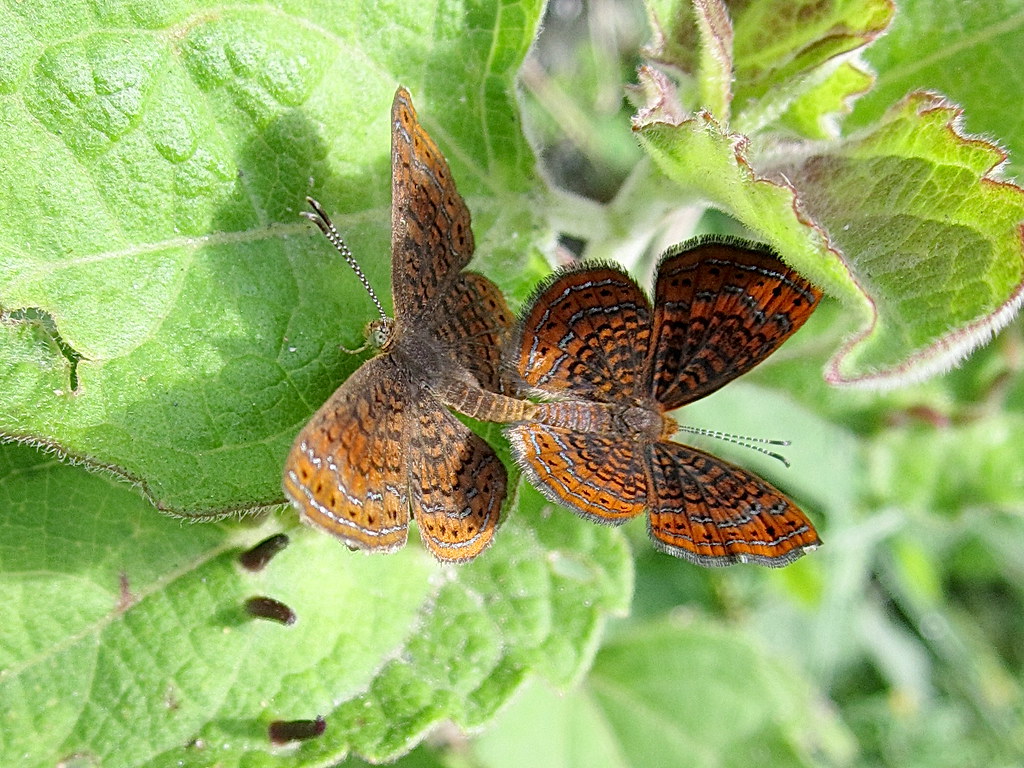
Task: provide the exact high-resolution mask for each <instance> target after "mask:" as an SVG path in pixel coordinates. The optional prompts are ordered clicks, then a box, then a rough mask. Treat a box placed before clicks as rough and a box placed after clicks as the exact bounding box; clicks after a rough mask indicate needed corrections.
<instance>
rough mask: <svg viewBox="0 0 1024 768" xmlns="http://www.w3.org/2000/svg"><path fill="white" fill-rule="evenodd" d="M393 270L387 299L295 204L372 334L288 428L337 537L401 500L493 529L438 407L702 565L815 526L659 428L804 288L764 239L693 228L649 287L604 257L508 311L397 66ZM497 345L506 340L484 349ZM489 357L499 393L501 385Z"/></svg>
mask: <svg viewBox="0 0 1024 768" xmlns="http://www.w3.org/2000/svg"><path fill="white" fill-rule="evenodd" d="M391 118H392V123H391V126H392V132H391V156H392V271H391V287H392V292H393V297H394V306H395V317H394V320H391V319H390V318H388V317H387V316H386V314H385V313H384V311H383V309H382V308H381V306H380V303H379V302H377V300H376V297H375V296H373V292H372V289H370V288H369V285H368V283H367V281H366V279H365V277H363V275H362V273H361V272H360V271H359V269H358V266H357V265H355V263H354V261H353V259H352V257H351V254H350V253H349V252H348V249H347V248H346V247H345V245H344V243H343V241H342V240H341V237H340V236H339V235H338V233H337V231H336V230H335V229H334V226H333V225H332V224H331V222H330V219H329V218H328V217H327V215H326V214H325V213H324V211H323V210H322V209H321V208H320V206H319V205H318V204H317V203H315V201H312V200H310V204H311V205H312V206H313V209H314V213H307V214H305V215H306V216H307V217H308V218H310V219H311V220H312V221H313V222H314V223H316V224H317V225H318V226H319V227H320V228H321V230H323V232H324V233H325V234H326V235H327V237H328V239H329V240H331V242H332V243H333V244H334V245H335V246H336V247H337V248H338V249H339V251H341V252H342V254H343V255H344V256H345V258H346V259H347V260H348V261H349V263H350V264H352V265H353V268H355V269H356V271H357V274H358V275H359V276H360V279H361V280H362V281H363V283H364V285H365V286H366V287H367V289H368V290H370V293H371V296H372V297H373V299H374V302H375V303H376V304H377V307H378V311H379V312H380V314H381V319H380V320H377V321H374V322H373V323H371V324H370V325H369V326H368V328H367V340H368V346H371V347H373V348H374V349H375V351H376V352H377V354H376V356H375V357H373V358H372V359H370V360H368V361H367V362H365V363H364V364H363V365H362V366H361V367H360V368H359V369H358V370H357V371H356V372H355V373H354V374H353V375H352V376H350V377H349V378H348V380H346V381H345V382H344V383H343V384H342V385H341V387H339V389H338V390H337V391H336V392H335V393H334V394H333V395H332V396H331V397H330V398H329V399H328V400H327V402H326V403H324V405H323V406H322V407H321V408H320V410H318V411H317V413H316V414H315V415H314V416H313V417H312V419H311V420H310V421H309V423H308V424H307V425H306V427H305V428H303V430H302V431H301V432H300V433H299V435H298V437H297V438H296V440H295V443H294V445H293V447H292V450H291V453H290V454H289V456H288V459H287V462H286V464H285V471H284V490H285V493H286V495H287V496H288V498H289V499H290V500H291V501H292V503H293V504H294V505H295V506H296V507H297V508H298V510H299V512H300V514H301V516H302V518H303V519H304V520H305V521H307V522H309V523H311V524H313V525H314V526H316V527H318V528H321V529H323V530H325V531H327V532H328V533H331V534H333V535H334V536H337V537H338V538H340V539H341V540H342V541H343V542H345V543H346V544H348V545H349V546H350V547H353V548H359V549H364V550H371V551H391V550H394V549H396V548H398V547H401V546H402V545H403V544H404V543H405V541H406V538H407V535H408V524H409V518H410V511H411V514H412V516H413V517H414V518H415V519H416V521H417V524H418V526H419V530H420V536H421V538H422V540H423V542H424V543H425V545H426V546H427V548H428V549H429V550H430V551H431V552H432V553H433V554H434V555H435V556H436V557H437V558H438V559H439V560H441V561H443V562H463V561H467V560H471V559H473V558H474V557H476V556H477V555H479V554H480V552H482V551H483V550H484V549H485V548H486V547H487V546H488V545H489V544H490V543H491V541H492V540H493V537H494V533H495V530H496V528H497V525H498V520H499V516H500V510H501V506H502V502H503V500H504V498H505V495H506V484H507V475H506V472H505V468H504V466H503V465H502V464H501V461H500V460H499V459H498V457H497V456H496V455H495V453H494V451H493V449H491V447H490V446H489V445H488V444H487V443H486V442H484V441H483V440H482V439H481V438H480V437H479V436H477V435H476V434H474V433H473V432H472V431H470V430H469V429H468V428H467V427H466V426H465V425H464V424H462V422H460V421H459V420H458V419H457V418H455V416H453V415H452V413H451V411H450V410H449V408H453V409H454V410H457V411H459V412H461V413H463V414H466V415H469V416H473V417H476V418H482V419H486V420H490V421H498V422H503V423H506V424H508V425H509V426H508V427H507V429H506V434H507V436H508V438H509V441H510V443H511V445H512V450H513V452H514V454H515V457H516V460H517V462H518V463H519V464H520V465H521V466H522V468H523V470H524V471H525V473H526V475H527V477H528V478H529V479H530V481H531V482H532V483H533V484H534V485H535V486H536V487H537V488H539V489H540V490H541V491H542V492H543V493H544V494H545V495H546V496H547V497H548V498H549V499H551V500H552V501H554V502H557V503H559V504H563V505H565V506H567V507H569V508H570V509H572V510H573V511H575V512H577V513H578V514H580V515H582V516H583V517H586V518H589V519H591V520H594V521H596V522H600V523H611V524H618V523H622V522H624V521H626V520H628V519H631V518H633V517H636V516H638V515H640V514H642V513H644V512H646V513H647V515H648V522H649V532H650V535H651V538H652V540H653V541H654V544H655V545H656V546H657V547H658V548H659V549H661V550H663V551H665V552H667V553H669V554H672V555H675V556H678V557H683V558H686V559H687V560H690V561H692V562H694V563H697V564H699V565H704V566H719V565H728V564H731V563H736V562H748V561H749V562H755V563H760V564H762V565H768V566H781V565H786V564H787V563H790V562H792V561H793V560H795V559H797V558H798V557H800V556H801V555H802V554H803V553H804V552H806V551H808V550H810V549H813V548H814V547H816V546H817V545H818V544H819V540H818V536H817V533H816V532H815V530H814V527H813V525H812V524H811V523H810V521H809V520H808V519H807V517H806V516H805V515H804V514H803V512H801V511H800V510H799V509H798V508H797V507H796V505H795V504H793V502H791V501H790V500H789V499H787V498H786V497H785V496H784V495H783V494H782V493H781V492H779V491H778V490H776V489H775V488H773V487H772V486H771V485H769V484H768V483H766V482H765V481H763V480H761V479H760V478H758V477H756V476H755V475H753V474H751V473H749V472H747V471H746V470H744V469H741V468H740V467H737V466H734V465H732V464H730V463H727V462H725V461H723V460H721V459H718V458H716V457H714V456H712V455H710V454H707V453H704V452H703V451H699V450H696V449H694V448H689V447H686V446H683V445H680V444H679V443H676V442H674V441H672V440H671V437H672V435H673V434H674V433H675V431H676V429H677V426H676V423H675V422H674V421H673V420H672V418H671V417H669V416H668V415H667V412H668V411H671V410H673V409H675V408H678V407H680V406H683V405H686V404H687V403H690V402H692V401H694V400H697V399H699V398H701V397H704V396H705V395H708V394H710V393H711V392H714V391H715V390H717V389H719V388H720V387H722V386H723V385H725V384H726V383H728V382H729V381H731V380H732V379H734V378H736V377H737V376H739V375H741V374H743V373H745V372H747V371H749V370H750V369H751V368H753V367H754V366H755V365H757V364H758V363H759V362H761V361H762V360H764V359H765V358H766V357H768V356H769V355H770V354H771V353H772V352H774V351H775V350H776V349H777V348H778V347H779V346H780V345H781V344H782V343H783V342H784V341H785V340H786V339H787V338H788V337H789V336H790V335H791V334H793V333H794V332H795V331H796V330H797V329H798V328H800V326H801V325H803V323H804V321H805V320H806V319H807V318H808V317H809V316H810V314H811V312H812V311H813V309H814V308H815V306H816V305H817V303H818V301H819V299H820V297H821V294H820V292H819V291H818V290H817V289H816V288H814V287H813V286H811V285H810V284H809V283H808V282H807V281H806V280H804V279H803V278H802V277H800V276H799V275H797V274H796V273H795V272H793V271H792V270H791V269H789V268H788V267H787V266H786V265H785V264H783V263H782V262H781V261H780V260H779V259H778V258H777V257H776V256H775V255H774V254H773V253H772V252H771V251H770V250H768V249H767V248H765V247H764V246H760V245H755V244H750V243H743V242H740V241H736V240H732V239H721V238H708V239H701V240H697V241H693V242H690V243H686V244H683V245H682V246H680V247H677V248H674V249H672V250H670V251H669V252H668V253H667V254H665V256H664V257H663V259H662V261H661V263H660V265H659V268H658V275H657V280H656V284H655V291H654V302H653V304H652V302H651V301H650V300H649V299H648V297H647V296H646V295H645V293H644V291H643V290H642V289H641V288H640V287H639V286H638V285H637V284H636V282H635V281H634V280H633V279H632V278H630V277H629V276H628V275H627V274H625V273H624V272H623V271H621V270H620V269H617V268H615V267H611V266H596V267H595V266H586V265H580V266H576V267H572V268H568V269H564V270H562V271H560V272H558V273H556V274H555V275H554V276H553V277H552V278H551V279H550V280H548V281H547V282H546V283H545V284H543V285H542V286H541V287H540V288H539V289H538V290H537V291H536V292H535V293H534V295H533V297H532V298H531V299H530V300H529V301H528V302H527V308H526V310H525V312H524V313H523V314H522V317H521V319H520V322H519V323H518V326H517V328H516V330H514V331H512V332H511V338H510V329H511V326H512V315H511V313H510V312H509V310H508V307H507V305H506V304H505V300H504V298H503V297H502V295H501V293H500V291H499V290H498V288H497V287H496V286H495V285H494V284H493V283H492V282H491V281H490V280H488V279H487V278H485V277H483V276H482V275H479V274H477V273H475V272H470V271H463V268H464V267H465V266H466V265H467V264H468V263H469V260H470V258H471V256H472V254H473V248H474V243H473V234H472V231H471V229H470V214H469V210H468V209H467V208H466V205H465V203H464V202H463V200H462V198H461V196H460V195H459V193H458V191H457V190H456V188H455V184H454V182H453V180H452V178H451V174H450V171H449V168H448V164H447V162H446V161H445V158H444V156H443V155H442V154H441V152H440V150H439V149H438V147H437V145H436V144H435V143H434V142H433V140H432V139H431V138H430V136H428V135H427V133H426V131H424V129H423V128H422V126H420V124H419V122H418V119H417V116H416V112H415V110H414V108H413V106H412V102H411V100H410V97H409V93H408V92H407V91H406V90H405V89H404V88H399V89H398V91H397V92H396V94H395V99H394V103H393V106H392V112H391ZM503 358H505V359H504V360H503ZM504 366H507V367H508V368H509V369H510V371H511V373H512V378H513V382H512V389H513V391H512V392H511V393H510V394H513V395H516V396H521V395H523V394H527V393H529V394H533V395H536V396H539V397H541V398H544V399H545V400H544V401H542V402H539V403H535V402H531V401H528V400H525V399H521V398H519V397H509V396H506V395H504V394H502V389H503V379H504V376H503V373H504V371H505V368H504Z"/></svg>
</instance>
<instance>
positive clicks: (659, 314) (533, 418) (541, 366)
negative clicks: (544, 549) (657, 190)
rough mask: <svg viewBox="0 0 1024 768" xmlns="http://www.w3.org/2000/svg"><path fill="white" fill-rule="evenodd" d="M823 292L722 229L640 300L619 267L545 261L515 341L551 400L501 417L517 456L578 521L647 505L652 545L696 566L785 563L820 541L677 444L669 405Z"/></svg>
mask: <svg viewBox="0 0 1024 768" xmlns="http://www.w3.org/2000/svg"><path fill="white" fill-rule="evenodd" d="M820 298H821V293H820V291H818V289H817V288H815V287H814V286H812V285H811V284H810V283H808V282H807V281H806V280H805V279H804V278H802V277H800V275H798V274H797V273H796V272H794V271H793V270H791V269H790V268H789V267H787V266H786V265H785V264H783V263H782V261H780V260H779V258H778V257H777V256H776V255H775V254H774V253H772V252H771V251H770V250H769V249H768V248H766V247H765V246H762V245H757V244H752V243H746V242H742V241H737V240H734V239H725V238H717V239H716V238H710V239H708V238H705V239H699V240H696V241H691V242H690V243H684V244H682V245H681V246H679V247H677V248H675V249H672V250H670V251H669V252H668V253H667V254H666V255H665V257H664V258H663V260H662V261H661V264H660V266H659V268H658V277H657V284H656V286H655V293H654V302H653V305H652V303H651V301H650V300H649V299H648V298H647V296H646V295H645V294H644V292H643V290H641V288H640V287H639V286H638V285H637V284H636V282H634V280H633V279H632V278H631V277H629V275H627V274H626V273H624V272H623V271H622V270H620V269H618V268H616V267H611V266H597V267H595V266H579V267H574V268H570V269H566V270H563V271H561V272H559V273H557V274H556V275H554V277H553V278H552V279H550V280H549V281H548V282H547V283H546V284H544V285H542V286H541V287H540V288H539V289H538V290H537V291H536V293H535V294H534V296H533V298H532V299H531V300H530V301H529V302H528V304H527V309H526V311H525V312H524V314H523V316H522V319H521V321H520V324H519V330H518V334H517V337H516V339H515V340H514V343H513V345H512V352H511V355H510V357H511V360H510V363H511V364H512V366H514V368H515V371H516V372H517V373H518V375H519V376H520V378H521V380H522V384H523V385H524V386H525V388H526V389H527V390H529V391H531V392H532V393H534V394H536V395H540V396H542V397H545V398H548V399H551V398H555V399H554V400H553V401H551V402H546V403H541V404H539V405H538V406H536V408H535V409H534V410H533V411H531V412H529V413H521V414H519V415H518V416H514V417H513V418H512V419H511V420H513V421H517V422H518V423H515V424H513V425H512V426H511V427H509V428H508V429H507V431H506V434H507V435H508V437H509V440H510V441H511V443H512V448H513V451H514V452H515V455H516V458H517V460H518V462H519V463H520V465H521V466H522V467H523V470H524V471H525V473H526V475H527V477H528V478H529V479H530V480H531V482H532V483H533V484H534V485H535V486H536V487H537V488H539V489H540V490H541V491H542V492H543V493H544V494H545V495H546V496H547V497H548V498H549V499H551V500H552V501H555V502H557V503H560V504H564V505H565V506H567V507H569V508H570V509H572V510H574V511H575V512H577V513H578V514H580V515H582V516H583V517H586V518H588V519H590V520H594V521H596V522H600V523H611V524H620V523H623V522H625V521H626V520H628V519H630V518H633V517H636V516H638V515H640V514H643V513H647V516H648V528H649V532H650V535H651V537H652V539H653V540H654V544H655V545H656V546H657V547H658V548H659V549H661V550H663V551H664V552H667V553H669V554H672V555H676V556H677V557H683V558H686V559H687V560H690V561H692V562H694V563H697V564H698V565H704V566H718V565H729V564H731V563H737V562H747V561H749V562H755V563H760V564H761V565H769V566H781V565H786V564H787V563H790V562H792V561H793V560H796V559H797V558H798V557H800V555H802V554H803V553H804V552H806V551H808V550H810V549H813V548H814V547H816V546H818V545H819V543H820V542H819V540H818V535H817V533H816V532H815V530H814V526H813V525H812V524H811V522H810V521H809V520H808V519H807V517H806V516H805V515H804V513H803V512H801V511H800V509H799V508H797V506H796V505H795V504H794V503H793V502H792V501H790V500H789V499H787V498H786V497H785V496H784V495H783V494H782V493H780V492H779V491H778V490H776V489H775V488H773V487H772V486H771V485H769V484H768V483H766V482H765V481H764V480H762V479H760V478H759V477H756V476H755V475H753V474H751V473H750V472H747V471H746V470H745V469H741V468H740V467H737V466H734V465H733V464H730V463H728V462H726V461H723V460H722V459H719V458H717V457H715V456H712V455H710V454H708V453H705V452H703V451H700V450H697V449H695V448H689V447H686V446H684V445H680V444H679V443H676V442H674V441H673V440H672V437H673V435H674V434H675V433H676V431H677V430H678V429H679V427H678V425H677V423H676V422H675V421H674V420H673V419H672V418H671V417H670V416H668V415H667V413H668V411H672V410H674V409H676V408H679V407H680V406H683V405H686V404H687V403H691V402H693V401H694V400H697V399H699V398H701V397H704V396H705V395H708V394H710V393H712V392H714V391H715V390H717V389H719V388H720V387H722V386H724V385H725V384H727V383H728V382H730V381H732V380H733V379H735V378H736V377H738V376H741V375H742V374H744V373H746V372H747V371H749V370H750V369H751V368H753V367H754V366H755V365H757V364H758V363H760V362H761V361H762V360H764V359H765V358H766V357H768V356H769V355H770V354H771V353H772V352H774V351H775V350H776V349H778V347H779V346H780V345H781V344H782V343H783V342H784V341H785V340H786V339H787V338H789V336H790V335H791V334H793V333H794V332H795V331H796V330H797V329H798V328H800V326H802V325H803V324H804V322H805V321H806V320H807V318H808V317H809V316H810V314H811V312H812V311H813V310H814V308H815V307H816V306H817V304H818V301H819V300H820ZM489 397H490V399H492V400H493V399H494V398H496V397H498V396H489ZM452 399H453V400H458V398H457V397H452ZM506 399H507V398H506ZM464 405H465V404H464ZM478 410H479V411H481V412H482V416H483V417H484V418H488V417H489V416H491V414H489V413H488V412H487V409H486V408H481V409H478ZM491 410H494V409H491ZM508 410H509V411H510V412H511V410H512V409H508ZM466 412H469V413H473V409H472V408H468V407H467V408H466ZM524 417H525V418H524Z"/></svg>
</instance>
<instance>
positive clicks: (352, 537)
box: [284, 355, 409, 551]
mask: <svg viewBox="0 0 1024 768" xmlns="http://www.w3.org/2000/svg"><path fill="white" fill-rule="evenodd" d="M407 395H408V386H407V384H406V383H405V381H404V378H403V377H402V375H401V373H400V371H399V370H398V368H397V366H396V365H395V362H394V360H393V359H392V357H391V356H390V355H382V356H380V357H377V358H374V359H372V360H368V361H367V362H365V363H364V364H363V365H362V367H360V368H359V370H358V371H356V372H355V373H354V374H352V375H351V376H350V377H349V378H348V380H347V381H346V382H345V383H344V384H343V385H342V386H341V387H340V388H339V389H338V390H337V391H336V392H335V393H334V394H333V395H332V396H331V397H330V399H329V400H328V401H327V402H326V403H324V405H323V406H322V407H321V408H320V410H319V411H317V412H316V414H315V415H314V416H313V418H312V419H310V421H309V423H308V424H307V425H306V426H305V427H304V428H303V430H302V431H301V432H300V433H299V435H298V437H297V438H296V439H295V443H294V444H293V446H292V450H291V453H290V454H289V456H288V459H287V461H286V462H285V472H284V490H285V493H286V494H287V495H288V498H289V499H291V501H292V502H293V503H294V504H295V505H296V506H297V507H298V508H299V510H300V512H301V514H302V516H303V518H304V519H306V520H307V521H308V522H310V523H312V524H313V525H315V526H316V527H318V528H321V529H323V530H325V531H327V532H328V533H331V534H333V535H334V536H337V537H338V538H340V539H342V540H343V541H344V542H345V543H347V544H348V545H349V546H351V547H358V548H360V549H366V550H380V551H390V550H394V549H397V548H398V547H400V546H402V545H403V544H405V541H406V537H407V534H408V524H409V502H408V490H407V489H408V482H409V480H408V465H407V463H406V460H405V457H404V455H403V453H402V452H401V451H400V450H396V448H397V447H398V446H400V445H401V444H402V441H403V439H404V435H405V433H406V431H407V424H406V420H407V414H406V408H405V403H406V401H407Z"/></svg>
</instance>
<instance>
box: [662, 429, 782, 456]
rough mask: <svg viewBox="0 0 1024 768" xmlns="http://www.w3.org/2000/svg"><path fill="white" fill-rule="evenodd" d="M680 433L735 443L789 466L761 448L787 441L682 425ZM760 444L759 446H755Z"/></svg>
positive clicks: (772, 452) (779, 454) (776, 454)
mask: <svg viewBox="0 0 1024 768" xmlns="http://www.w3.org/2000/svg"><path fill="white" fill-rule="evenodd" d="M679 431H680V432H687V433H689V434H691V435H701V436H702V437H713V438H715V439H716V440H724V441H725V442H727V443H735V444H736V445H742V446H743V447H744V448H749V449H750V450H752V451H757V452H758V453H763V454H764V455H765V456H771V457H772V458H773V459H778V460H779V461H781V462H782V463H783V464H784V465H785V466H787V467H788V466H789V459H787V458H786V457H785V456H783V455H782V454H781V453H776V452H775V451H769V450H768V449H767V448H764V447H762V446H765V445H789V440H768V439H766V438H763V437H747V436H746V435H734V434H732V433H730V432H719V431H718V430H716V429H704V428H703V427H688V426H685V425H683V424H680V425H679ZM756 443H760V445H756Z"/></svg>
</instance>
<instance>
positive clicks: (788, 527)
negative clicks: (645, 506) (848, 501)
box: [648, 442, 820, 567]
mask: <svg viewBox="0 0 1024 768" xmlns="http://www.w3.org/2000/svg"><path fill="white" fill-rule="evenodd" d="M650 459H651V463H650V471H651V481H652V482H651V494H650V495H651V498H650V516H649V521H648V527H649V531H650V534H651V538H652V539H653V541H654V544H655V546H657V547H658V549H661V550H662V551H664V552H668V553H669V554H672V555H675V556H677V557H683V558H685V559H687V560H690V561H691V562H694V563H696V564H698V565H703V566H719V565H730V564H732V563H738V562H754V563H759V564H761V565H768V566H776V567H777V566H782V565H787V564H788V563H791V562H793V561H794V560H796V559H797V558H799V557H800V556H801V555H802V554H803V553H804V552H805V551H808V550H810V549H813V548H815V547H816V546H818V545H819V544H820V542H819V540H818V535H817V533H816V532H815V530H814V526H813V525H811V523H810V521H809V520H808V519H807V517H806V516H805V515H804V513H803V512H801V511H800V509H799V508H798V507H797V506H796V505H795V504H794V503H793V502H792V501H790V500H789V499H788V498H786V496H784V495H783V494H782V493H781V492H779V491H778V490H777V489H775V488H774V487H772V486H771V485H770V484H769V483H767V482H766V481H764V480H762V479H761V478H759V477H757V476H756V475H754V474H752V473H751V472H748V471H747V470H745V469H742V468H740V467H737V466H735V465H733V464H730V463H729V462H727V461H723V460H722V459H719V458H718V457H716V456H712V455H710V454H708V453H704V452H703V451H699V450H697V449H695V448H689V447H687V446H683V445H679V444H677V443H670V442H659V443H655V444H654V445H652V446H651V448H650Z"/></svg>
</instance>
